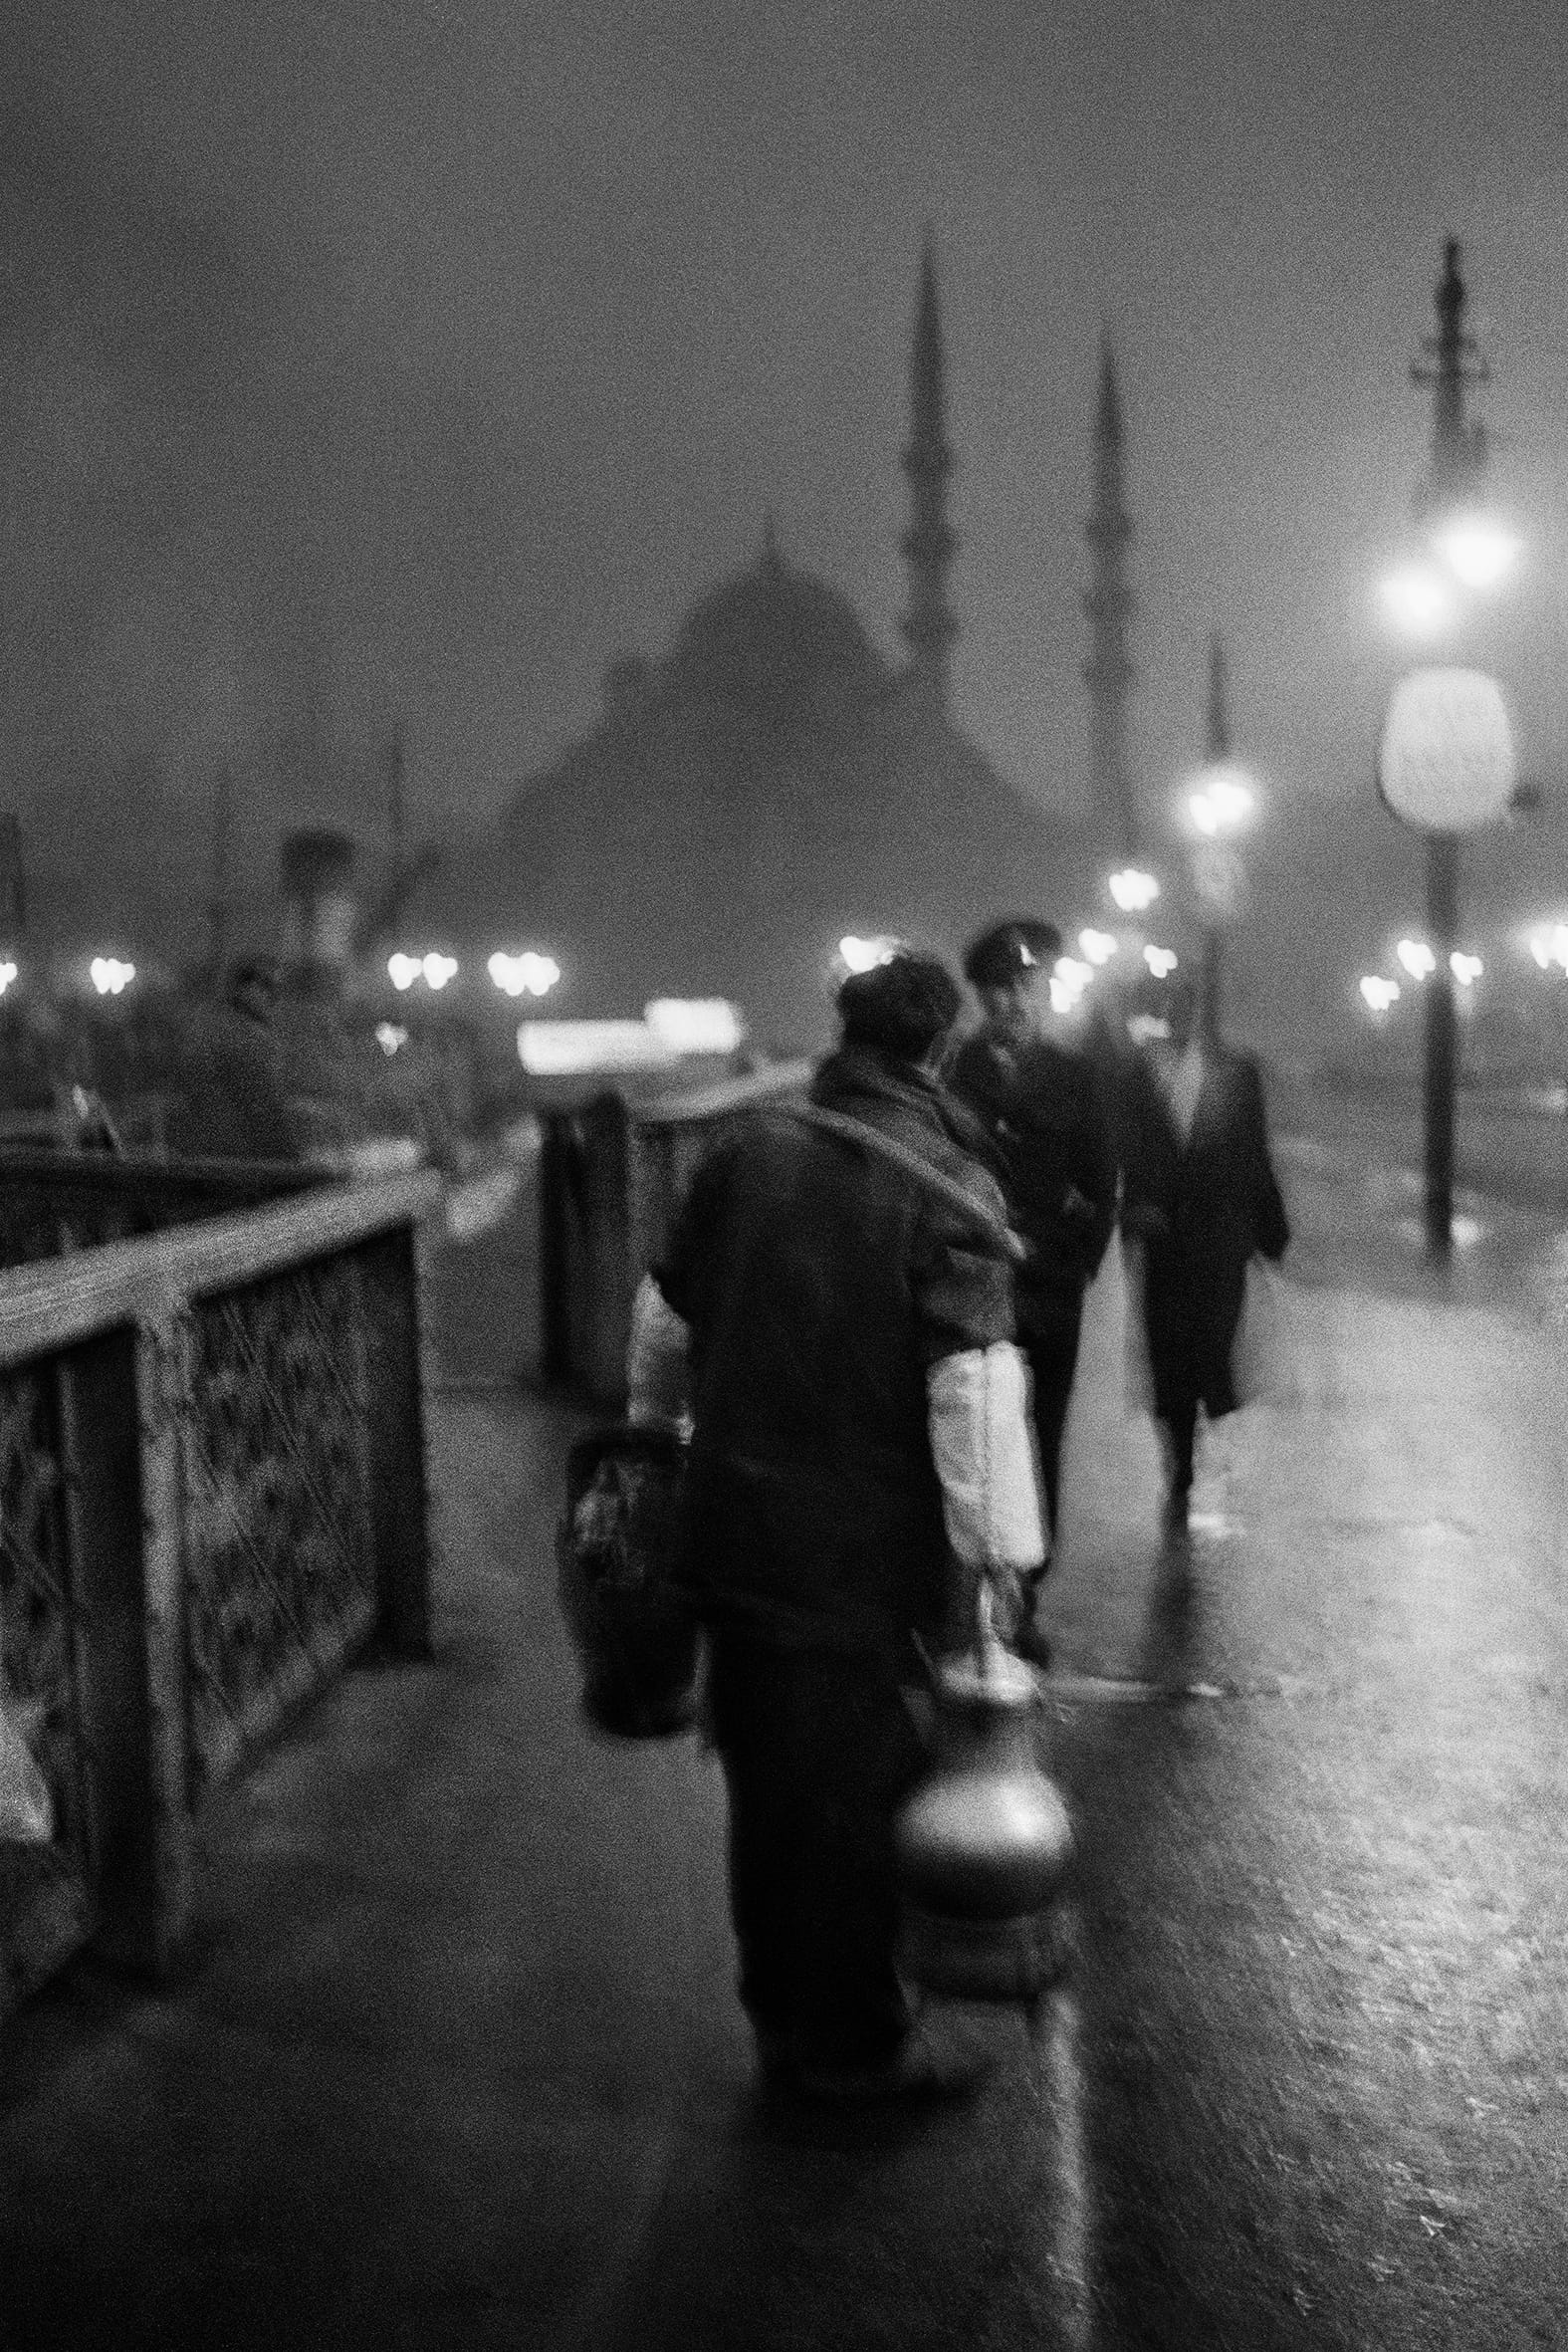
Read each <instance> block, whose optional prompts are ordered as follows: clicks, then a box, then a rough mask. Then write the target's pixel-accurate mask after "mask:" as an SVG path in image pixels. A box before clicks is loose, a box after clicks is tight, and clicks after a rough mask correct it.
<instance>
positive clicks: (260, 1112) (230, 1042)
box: [169, 956, 303, 1160]
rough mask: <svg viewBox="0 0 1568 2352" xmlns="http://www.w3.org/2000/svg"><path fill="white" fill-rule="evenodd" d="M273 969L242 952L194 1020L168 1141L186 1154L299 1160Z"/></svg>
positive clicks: (269, 963) (299, 1145)
mask: <svg viewBox="0 0 1568 2352" xmlns="http://www.w3.org/2000/svg"><path fill="white" fill-rule="evenodd" d="M277 999H278V972H277V967H276V965H275V964H274V963H273V962H272V960H271V958H270V957H266V956H243V957H241V958H240V960H239V961H238V962H237V963H236V964H235V965H234V966H233V968H232V970H231V971H230V974H229V979H228V986H227V988H226V991H225V995H224V1002H223V1004H222V1005H221V1006H219V1007H217V1008H215V1009H214V1010H212V1011H210V1012H209V1013H208V1014H206V1015H205V1016H204V1017H203V1019H202V1020H201V1021H200V1022H199V1023H198V1025H197V1035H196V1040H195V1050H194V1054H193V1057H192V1060H191V1064H190V1067H189V1070H188V1073H187V1078H186V1085H185V1091H184V1098H183V1100H182V1101H181V1103H180V1105H179V1107H178V1109H177V1111H176V1112H175V1114H174V1116H173V1118H172V1120H171V1122H170V1135H169V1146H170V1149H171V1150H172V1151H173V1152H174V1153H175V1154H177V1155H178V1156H180V1157H183V1158H187V1159H237V1160H298V1159H300V1158H302V1157H303V1148H302V1137H301V1133H300V1128H299V1123H298V1121H297V1119H296V1117H295V1115H294V1112H293V1110H292V1108H291V1106H290V1102H289V1098H288V1095H287V1093H286V1092H285V1089H284V1077H283V1058H282V1054H281V1051H280V1048H279V1044H278V1037H277V1032H276V1029H275V1027H274V1018H273V1016H274V1007H275V1006H276V1003H277Z"/></svg>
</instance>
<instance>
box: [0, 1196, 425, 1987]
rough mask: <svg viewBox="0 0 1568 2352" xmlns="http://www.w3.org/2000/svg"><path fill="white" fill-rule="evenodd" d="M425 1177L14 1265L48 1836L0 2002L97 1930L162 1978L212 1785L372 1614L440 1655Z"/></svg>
mask: <svg viewBox="0 0 1568 2352" xmlns="http://www.w3.org/2000/svg"><path fill="white" fill-rule="evenodd" d="M440 1197H441V1186H440V1183H439V1180H438V1179H436V1178H433V1177H426V1176H404V1177H393V1178H387V1179H382V1180H379V1181H371V1182H367V1183H363V1184H355V1185H346V1186H342V1187H331V1188H325V1189H321V1190H318V1191H316V1192H314V1193H312V1194H310V1195H308V1196H306V1197H302V1198H297V1199H295V1200H292V1201H288V1202H282V1203H276V1204H274V1205H270V1206H268V1207H265V1208H256V1209H249V1210H245V1211H243V1212H240V1213H237V1214H232V1215H228V1216H223V1217H216V1218H213V1219H211V1220H210V1221H207V1222H205V1223H203V1224H200V1225H195V1224H185V1225H180V1226H177V1227H175V1228H173V1229H169V1230H165V1231H162V1232H160V1233H156V1234H152V1235H147V1236H144V1237H137V1238H135V1239H130V1240H125V1241H120V1242H115V1243H111V1244H108V1245H107V1246H105V1247H103V1248H101V1249H89V1250H83V1251H80V1252H76V1253H73V1254H71V1255H69V1256H66V1257H63V1258H57V1259H54V1260H52V1261H50V1262H48V1263H46V1264H39V1265H33V1266H28V1267H23V1268H18V1269H15V1270H12V1271H7V1272H0V1694H3V1696H4V1700H5V1704H6V1707H7V1712H8V1714H9V1715H11V1717H12V1718H13V1720H15V1721H19V1722H20V1723H21V1725H22V1727H23V1729H24V1734H25V1736H26V1737H27V1738H28V1740H29V1742H30V1744H31V1745H32V1747H33V1749H34V1752H35V1754H36V1755H37V1756H38V1758H39V1761H40V1763H41V1764H43V1766H44V1769H45V1772H46V1775H47V1777H48V1779H49V1782H50V1786H51V1791H52V1794H53V1798H54V1803H55V1808H56V1815H57V1834H56V1836H55V1839H54V1841H53V1843H52V1844H51V1845H49V1846H47V1847H40V1848H26V1847H20V1846H15V1845H13V1846H9V1847H6V1846H3V1845H0V2016H3V2014H4V2011H5V2010H6V2009H7V2008H8V2007H9V2006H10V2005H11V2004H12V2002H13V2001H14V1999H17V1998H19V1997H20V1995H22V1994H23V1993H25V1992H27V1991H28V1990H30V1989H31V1988H32V1987H33V1986H34V1985H36V1984H37V1983H39V1982H40V1981H41V1980H42V1979H43V1978H44V1977H45V1976H47V1975H49V1974H51V1973H52V1972H53V1971H54V1970H55V1969H56V1968H58V1967H60V1966H61V1965H63V1963H64V1962H65V1961H66V1960H67V1959H69V1957H70V1955H71V1953H72V1952H73V1951H74V1950H76V1949H77V1948H79V1947H80V1945H81V1944H82V1943H83V1942H84V1941H86V1940H87V1939H88V1937H90V1936H96V1937H97V1939H98V1941H99V1943H100V1945H101V1947H102V1948H103V1949H104V1950H105V1951H106V1952H107V1953H109V1954H112V1956H113V1957H115V1958H117V1959H119V1960H121V1961H123V1962H125V1963H128V1964H130V1965H134V1966H137V1967H143V1968H151V1969H153V1970H159V1969H162V1968H164V1967H166V1966H167V1965H169V1963H170V1962H171V1961H172V1960H173V1959H174V1957H175V1955H176V1954H177V1952H178V1950H179V1948H180V1945H181V1943H182V1941H183V1939H184V1937H185V1935H186V1933H187V1932H188V1929H189V1925H190V1917H191V1906H192V1900H193V1887H194V1879H195V1869H194V1863H195V1851H196V1848H195V1835H194V1816H195V1812H196V1809H197V1807H198V1806H199V1804H200V1801H201V1798H202V1797H203V1795H204V1794H205V1793H206V1792H207V1791H208V1790H209V1789H211V1788H212V1787H213V1786H214V1785H215V1784H216V1783H217V1782H218V1781H220V1780H222V1779H223V1778H225V1777H226V1776H228V1774H230V1773H231V1772H232V1771H233V1769H234V1768H235V1766H236V1764H237V1763H239V1762H240V1761H241V1760H242V1759H243V1757H244V1755H245V1753H246V1752H247V1750H249V1749H250V1748H251V1747H252V1746H253V1745H254V1744H255V1743H256V1742H257V1741H259V1740H260V1739H262V1738H264V1737H265V1736H266V1734H267V1733H268V1732H269V1731H270V1730H271V1729H272V1728H273V1726H274V1725H275V1724H276V1723H277V1722H278V1721H279V1719H280V1718H281V1717H282V1715H283V1714H284V1713H285V1712H287V1711H288V1710H289V1709H290V1708H292V1707H293V1706H294V1705H295V1704H297V1703H298V1702H300V1701H302V1700H304V1699H305V1698H307V1697H308V1696H309V1695H310V1694H311V1693H312V1692H314V1691H316V1690H319V1689H320V1688H321V1687H322V1686H323V1685H324V1684H326V1683H327V1682H328V1681H329V1680H330V1679H331V1678H332V1676H333V1675H334V1673H335V1672H336V1670H337V1669H338V1668H339V1667H340V1666H341V1664H342V1663H343V1661H344V1659H345V1658H346V1657H347V1656H348V1655H349V1654H350V1653H351V1652H352V1651H353V1650H354V1649H355V1648H357V1647H358V1646H360V1644H362V1643H363V1641H364V1640H365V1639H366V1638H367V1637H368V1636H369V1635H370V1634H371V1633H372V1631H373V1632H376V1633H377V1634H378V1635H379V1637H380V1638H382V1639H384V1640H385V1641H386V1643H387V1644H388V1646H389V1647H390V1648H391V1649H392V1650H393V1651H394V1652H396V1653H398V1654H400V1655H403V1656H405V1657H419V1656H425V1655H428V1649H429V1554H428V1547H427V1542H426V1525H425V1516H426V1493H425V1478H424V1437H423V1412H422V1402H421V1388H420V1368H419V1330H418V1319H419V1318H418V1307H417V1298H416V1295H415V1285H416V1252H415V1247H414V1236H415V1230H416V1228H417V1226H418V1225H419V1223H420V1222H421V1220H422V1219H423V1218H424V1217H426V1216H427V1215H429V1213H430V1212H431V1210H432V1209H433V1208H434V1207H435V1206H436V1205H437V1203H438V1202H439V1200H440Z"/></svg>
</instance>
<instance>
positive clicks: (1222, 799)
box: [1187, 632, 1257, 1043]
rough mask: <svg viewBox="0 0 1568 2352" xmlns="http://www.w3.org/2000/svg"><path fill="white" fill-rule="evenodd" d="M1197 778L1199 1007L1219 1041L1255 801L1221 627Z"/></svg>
mask: <svg viewBox="0 0 1568 2352" xmlns="http://www.w3.org/2000/svg"><path fill="white" fill-rule="evenodd" d="M1197 783H1198V789H1197V790H1196V791H1195V792H1193V793H1190V794H1189V796H1188V802H1187V816H1188V822H1189V823H1190V824H1191V825H1192V828H1193V830H1194V832H1196V833H1197V835H1198V836H1199V837H1198V840H1197V842H1196V844H1195V846H1194V849H1193V853H1192V876H1193V889H1194V892H1195V894H1196V896H1197V899H1198V903H1199V908H1200V910H1201V914H1202V920H1203V930H1204V956H1203V968H1202V972H1201V975H1200V979H1199V1008H1200V1019H1201V1022H1202V1025H1203V1032H1204V1035H1205V1037H1206V1038H1208V1039H1209V1040H1210V1041H1211V1043H1217V1042H1218V1040H1219V1036H1220V1002H1221V995H1222V986H1223V974H1224V965H1225V931H1226V927H1227V925H1229V924H1231V923H1233V922H1234V921H1235V920H1236V918H1237V917H1238V915H1239V914H1240V912H1241V908H1242V905H1243V903H1244V901H1245V897H1246V868H1245V866H1244V865H1243V863H1242V861H1241V855H1240V852H1239V850H1238V849H1237V848H1236V847H1235V845H1234V841H1233V839H1232V835H1234V834H1236V833H1238V832H1240V831H1242V830H1244V828H1245V826H1246V825H1247V824H1248V823H1250V821H1251V818H1252V814H1253V811H1254V809H1255V808H1256V805H1257V796H1256V792H1255V790H1254V788H1253V784H1252V780H1251V777H1250V776H1249V775H1248V774H1247V772H1246V770H1245V769H1244V768H1242V767H1240V766H1239V765H1238V764H1237V763H1236V762H1235V761H1234V760H1233V759H1232V756H1231V714H1230V708H1229V695H1228V691H1227V672H1226V656H1225V640H1224V638H1223V637H1221V636H1220V635H1219V634H1218V632H1217V633H1216V635H1215V637H1214V639H1213V642H1212V643H1211V645H1210V648H1209V703H1208V711H1207V717H1206V725H1205V764H1204V767H1203V770H1202V772H1201V774H1200V775H1199V777H1198V780H1197Z"/></svg>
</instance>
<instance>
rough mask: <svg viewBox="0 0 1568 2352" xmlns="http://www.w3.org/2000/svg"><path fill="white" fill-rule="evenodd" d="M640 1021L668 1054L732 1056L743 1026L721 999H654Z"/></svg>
mask: <svg viewBox="0 0 1568 2352" xmlns="http://www.w3.org/2000/svg"><path fill="white" fill-rule="evenodd" d="M642 1018H643V1020H644V1021H645V1022H646V1023H647V1025H648V1028H649V1029H650V1030H651V1032H652V1033H653V1035H654V1037H656V1038H657V1039H658V1041H659V1043H660V1044H661V1045H662V1046H665V1047H667V1048H668V1049H669V1051H670V1052H671V1053H672V1054H733V1053H734V1052H735V1051H736V1049H737V1047H739V1046H740V1045H741V1044H742V1043H743V1042H744V1040H745V1037H746V1024H745V1023H744V1022H743V1021H742V1019H741V1016H740V1013H739V1012H738V1010H737V1009H736V1007H735V1006H734V1005H731V1004H728V1003H726V1001H725V999H724V998H723V997H656V998H655V999H654V1001H653V1003H652V1004H651V1005H644V1006H643V1008H642Z"/></svg>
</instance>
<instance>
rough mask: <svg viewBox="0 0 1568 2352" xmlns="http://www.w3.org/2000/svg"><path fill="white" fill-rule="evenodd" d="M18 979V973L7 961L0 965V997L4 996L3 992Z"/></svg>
mask: <svg viewBox="0 0 1568 2352" xmlns="http://www.w3.org/2000/svg"><path fill="white" fill-rule="evenodd" d="M20 977H21V975H20V973H19V972H18V970H17V968H16V966H15V964H13V963H11V962H10V961H9V960H7V961H6V962H5V963H0V997H3V996H4V995H5V992H6V990H7V989H8V988H9V987H10V985H11V983H12V981H13V980H17V979H20Z"/></svg>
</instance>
